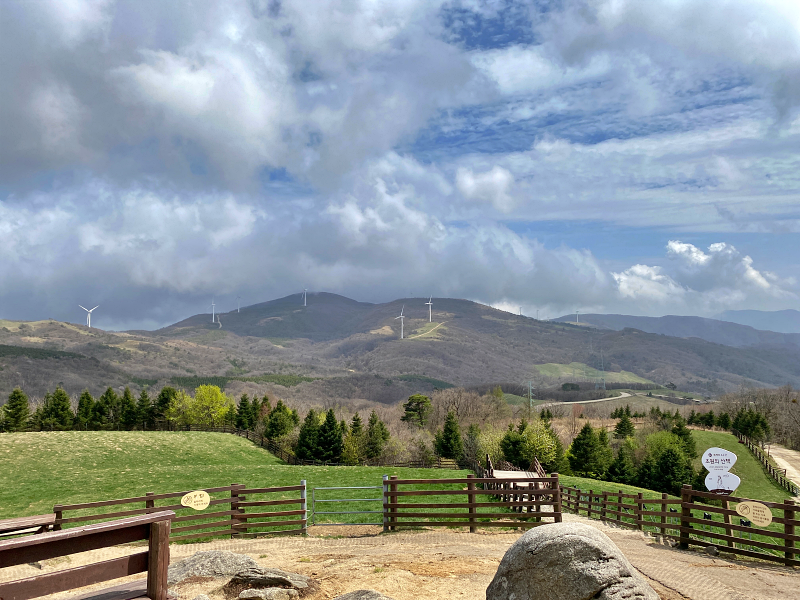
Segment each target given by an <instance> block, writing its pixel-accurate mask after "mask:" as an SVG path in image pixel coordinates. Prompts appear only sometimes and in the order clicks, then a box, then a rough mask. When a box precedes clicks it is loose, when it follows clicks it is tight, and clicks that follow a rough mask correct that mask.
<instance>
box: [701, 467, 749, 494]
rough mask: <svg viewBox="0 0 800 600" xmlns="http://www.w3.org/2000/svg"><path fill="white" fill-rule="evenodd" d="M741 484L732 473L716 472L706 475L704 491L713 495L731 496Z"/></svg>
mask: <svg viewBox="0 0 800 600" xmlns="http://www.w3.org/2000/svg"><path fill="white" fill-rule="evenodd" d="M741 483H742V480H741V479H739V478H738V477H737V476H736V475H734V474H733V473H726V472H723V471H716V472H715V473H709V474H708V475H706V489H707V490H708V491H709V492H711V493H713V494H726V495H727V494H732V493H733V492H734V490H735V489H736V488H738V487H739V485H740V484H741Z"/></svg>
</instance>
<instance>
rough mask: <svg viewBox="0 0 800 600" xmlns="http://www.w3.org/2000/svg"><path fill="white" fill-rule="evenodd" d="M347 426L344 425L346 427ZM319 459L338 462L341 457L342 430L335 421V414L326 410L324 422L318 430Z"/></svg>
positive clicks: (331, 410) (330, 410)
mask: <svg viewBox="0 0 800 600" xmlns="http://www.w3.org/2000/svg"><path fill="white" fill-rule="evenodd" d="M346 426H347V425H345V427H346ZM317 445H318V447H319V459H320V460H323V461H325V462H339V459H340V458H341V457H342V446H343V440H342V429H341V427H340V426H339V423H338V422H337V421H336V413H335V412H333V409H332V408H330V409H328V412H327V414H326V415H325V421H324V422H323V423H322V425H321V426H320V428H319V434H318V442H317Z"/></svg>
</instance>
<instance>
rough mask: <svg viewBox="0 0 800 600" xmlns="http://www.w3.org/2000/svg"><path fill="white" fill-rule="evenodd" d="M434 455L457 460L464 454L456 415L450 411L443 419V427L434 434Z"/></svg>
mask: <svg viewBox="0 0 800 600" xmlns="http://www.w3.org/2000/svg"><path fill="white" fill-rule="evenodd" d="M435 448H436V454H438V455H439V456H442V457H444V458H452V459H454V460H458V459H460V458H461V455H462V454H463V453H464V443H463V441H462V440H461V428H460V427H459V426H458V419H456V413H454V412H453V411H452V410H451V411H449V412H448V413H447V416H446V417H445V419H444V427H443V428H442V430H441V431H440V432H438V433H437V434H436V442H435Z"/></svg>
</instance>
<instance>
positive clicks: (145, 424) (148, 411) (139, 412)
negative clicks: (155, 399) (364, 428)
mask: <svg viewBox="0 0 800 600" xmlns="http://www.w3.org/2000/svg"><path fill="white" fill-rule="evenodd" d="M136 418H137V420H138V423H137V425H138V426H139V427H141V428H142V431H146V430H148V429H153V428H154V427H155V424H156V423H155V419H154V418H153V404H152V402H150V394H148V393H147V389H143V390H142V392H141V393H140V394H139V400H138V401H137V402H136Z"/></svg>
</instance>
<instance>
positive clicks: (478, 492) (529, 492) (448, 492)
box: [391, 488, 553, 496]
mask: <svg viewBox="0 0 800 600" xmlns="http://www.w3.org/2000/svg"><path fill="white" fill-rule="evenodd" d="M512 491H513V492H514V493H513V494H511V493H510V492H512ZM472 493H473V494H476V495H482V496H508V495H515V496H520V495H524V496H552V495H553V490H549V489H543V490H533V489H527V488H526V489H525V490H524V491H523V490H478V489H476V490H475V491H474V492H472ZM466 495H467V491H466V490H408V491H397V492H392V493H391V496H466Z"/></svg>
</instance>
